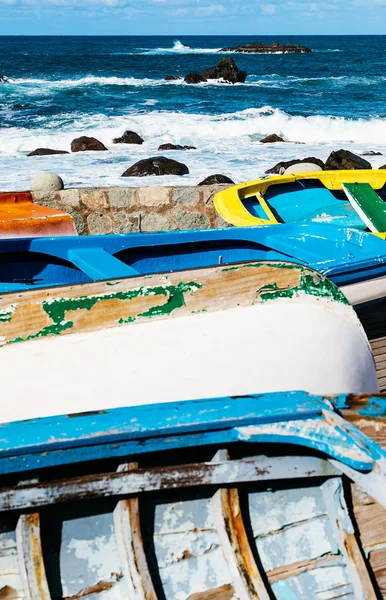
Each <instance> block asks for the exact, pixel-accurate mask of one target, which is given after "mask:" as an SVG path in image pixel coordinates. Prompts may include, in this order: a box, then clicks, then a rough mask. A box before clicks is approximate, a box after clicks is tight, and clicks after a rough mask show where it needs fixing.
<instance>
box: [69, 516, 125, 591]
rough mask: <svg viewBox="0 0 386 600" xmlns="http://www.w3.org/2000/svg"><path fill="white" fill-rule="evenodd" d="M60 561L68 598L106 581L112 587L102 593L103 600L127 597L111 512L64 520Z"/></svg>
mask: <svg viewBox="0 0 386 600" xmlns="http://www.w3.org/2000/svg"><path fill="white" fill-rule="evenodd" d="M60 563H61V577H62V581H61V583H62V587H63V595H64V596H65V597H70V596H73V595H76V594H79V593H81V592H82V591H83V590H85V589H88V588H90V587H92V586H93V585H96V584H98V583H100V582H106V583H107V584H111V588H110V589H106V590H105V591H104V592H103V599H104V600H126V599H127V588H126V585H125V581H124V580H123V578H121V577H122V568H121V564H120V558H119V554H118V549H117V544H116V540H115V532H114V529H113V521H112V517H111V516H110V515H108V516H107V515H106V516H104V515H101V516H95V517H87V518H80V519H74V520H69V521H64V522H63V527H62V544H61V552H60Z"/></svg>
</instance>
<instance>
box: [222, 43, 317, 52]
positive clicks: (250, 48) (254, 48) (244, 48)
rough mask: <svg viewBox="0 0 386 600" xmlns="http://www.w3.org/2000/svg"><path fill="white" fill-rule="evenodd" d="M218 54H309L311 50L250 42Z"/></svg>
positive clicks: (224, 49) (297, 45) (292, 45)
mask: <svg viewBox="0 0 386 600" xmlns="http://www.w3.org/2000/svg"><path fill="white" fill-rule="evenodd" d="M220 52H248V53H250V54H276V53H278V52H282V53H283V54H293V53H299V54H309V53H310V52H312V50H311V48H306V47H305V46H300V45H299V44H279V42H275V43H274V44H262V43H261V42H252V44H240V45H239V46H233V47H232V48H222V50H220Z"/></svg>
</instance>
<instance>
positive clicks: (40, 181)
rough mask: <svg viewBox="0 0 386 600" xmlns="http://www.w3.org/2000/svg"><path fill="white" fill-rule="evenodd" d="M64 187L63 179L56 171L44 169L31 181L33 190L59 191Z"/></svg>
mask: <svg viewBox="0 0 386 600" xmlns="http://www.w3.org/2000/svg"><path fill="white" fill-rule="evenodd" d="M63 188H64V184H63V180H62V178H61V177H59V175H57V174H56V173H49V172H46V171H43V172H42V173H38V174H37V175H35V177H34V178H33V179H32V181H31V192H58V191H60V190H62V189H63Z"/></svg>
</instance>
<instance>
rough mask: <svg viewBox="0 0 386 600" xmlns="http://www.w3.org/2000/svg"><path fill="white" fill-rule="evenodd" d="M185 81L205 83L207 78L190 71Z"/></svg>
mask: <svg viewBox="0 0 386 600" xmlns="http://www.w3.org/2000/svg"><path fill="white" fill-rule="evenodd" d="M184 81H185V83H204V82H205V81H207V80H206V79H205V77H202V75H199V73H188V74H187V75H186V77H185V79H184Z"/></svg>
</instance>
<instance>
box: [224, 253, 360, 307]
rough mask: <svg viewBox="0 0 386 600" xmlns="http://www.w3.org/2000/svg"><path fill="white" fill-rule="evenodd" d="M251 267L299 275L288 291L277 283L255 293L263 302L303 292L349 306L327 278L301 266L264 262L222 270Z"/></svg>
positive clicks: (263, 287)
mask: <svg viewBox="0 0 386 600" xmlns="http://www.w3.org/2000/svg"><path fill="white" fill-rule="evenodd" d="M251 267H254V268H258V267H271V268H273V269H286V270H289V269H296V270H298V271H299V273H300V285H299V286H295V287H292V288H289V289H280V288H279V287H278V285H277V283H271V284H266V285H264V286H262V287H261V288H259V289H258V290H257V293H258V294H260V299H261V300H262V301H263V302H267V301H268V300H276V299H277V298H293V296H295V294H297V293H298V292H304V293H305V294H307V295H308V296H318V297H319V298H331V299H333V300H335V301H336V302H341V303H342V304H347V305H348V306H350V303H349V301H348V300H347V298H346V297H345V295H344V294H343V293H342V292H341V291H340V289H339V288H338V287H337V286H336V285H335V284H334V283H332V281H330V280H329V279H327V277H325V276H324V275H321V274H320V273H318V272H317V271H313V270H311V269H309V268H308V267H305V266H303V265H298V264H292V263H283V262H278V263H269V264H267V263H266V262H257V263H248V264H245V265H239V266H234V267H227V268H225V269H222V270H223V271H234V270H238V269H248V268H251ZM261 292H264V293H261Z"/></svg>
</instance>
